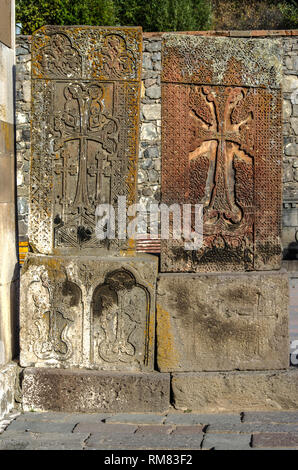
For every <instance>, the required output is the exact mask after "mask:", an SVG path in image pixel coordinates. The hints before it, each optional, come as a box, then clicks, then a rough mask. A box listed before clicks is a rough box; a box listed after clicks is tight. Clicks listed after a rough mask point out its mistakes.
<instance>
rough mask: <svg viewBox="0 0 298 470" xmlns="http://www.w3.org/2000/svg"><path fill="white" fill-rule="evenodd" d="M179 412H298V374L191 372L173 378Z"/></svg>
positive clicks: (283, 372)
mask: <svg viewBox="0 0 298 470" xmlns="http://www.w3.org/2000/svg"><path fill="white" fill-rule="evenodd" d="M171 384H172V396H173V404H174V406H175V408H177V409H179V410H186V409H188V410H193V411H199V412H202V413H218V412H237V411H239V412H243V411H244V412H245V411H253V410H264V411H266V410H268V411H269V410H297V409H298V371H297V369H296V370H295V369H294V368H293V369H288V370H286V371H280V370H270V371H255V372H252V371H246V372H201V373H198V372H193V373H191V372H189V373H176V374H173V377H172V382H171Z"/></svg>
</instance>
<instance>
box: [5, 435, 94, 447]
mask: <svg viewBox="0 0 298 470" xmlns="http://www.w3.org/2000/svg"><path fill="white" fill-rule="evenodd" d="M87 438H88V434H65V433H43V434H40V433H33V432H26V433H24V432H20V431H16V432H14V431H11V432H10V431H6V432H5V433H3V434H2V435H1V436H0V450H82V449H83V448H84V442H85V440H86V439H87Z"/></svg>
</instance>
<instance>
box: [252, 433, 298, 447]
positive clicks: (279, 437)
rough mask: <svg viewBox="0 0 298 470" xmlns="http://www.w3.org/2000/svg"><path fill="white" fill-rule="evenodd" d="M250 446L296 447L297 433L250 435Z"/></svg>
mask: <svg viewBox="0 0 298 470" xmlns="http://www.w3.org/2000/svg"><path fill="white" fill-rule="evenodd" d="M252 447H260V448H277V447H278V448H279V449H282V448H285V449H287V448H294V447H296V448H298V433H297V432H296V433H290V432H281V433H260V434H254V435H253V437H252Z"/></svg>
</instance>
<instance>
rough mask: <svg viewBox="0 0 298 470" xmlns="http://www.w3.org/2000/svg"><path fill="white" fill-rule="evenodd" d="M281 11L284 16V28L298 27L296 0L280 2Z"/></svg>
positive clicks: (297, 5)
mask: <svg viewBox="0 0 298 470" xmlns="http://www.w3.org/2000/svg"><path fill="white" fill-rule="evenodd" d="M278 8H279V11H280V12H281V14H282V16H283V22H284V28H289V29H291V28H295V29H296V28H297V27H298V3H297V2H296V1H294V0H292V1H289V2H286V1H284V2H279V3H278Z"/></svg>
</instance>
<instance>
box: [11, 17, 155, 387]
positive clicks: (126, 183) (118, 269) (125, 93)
mask: <svg viewBox="0 0 298 470" xmlns="http://www.w3.org/2000/svg"><path fill="white" fill-rule="evenodd" d="M141 51H142V32H141V29H140V28H104V27H56V26H55V27H51V26H49V27H43V28H41V29H40V30H38V31H37V32H36V33H35V34H34V35H33V39H32V94H33V104H32V157H31V175H30V181H31V192H30V221H29V226H30V235H29V242H30V245H31V249H32V251H33V253H30V254H29V255H28V256H27V259H26V262H25V264H24V266H23V269H22V288H21V320H20V322H21V331H20V342H21V355H20V357H21V359H20V360H21V365H22V366H25V367H26V366H34V367H37V368H38V367H43V368H46V367H50V368H67V369H68V368H80V369H84V368H86V369H94V370H103V371H117V370H118V371H122V372H123V371H126V372H131V373H133V372H140V371H152V370H153V367H154V354H153V351H154V336H155V284H156V277H157V263H158V260H157V259H156V258H155V257H151V256H149V255H148V256H146V255H145V256H138V255H136V253H135V251H134V246H133V243H132V242H131V241H130V240H122V239H121V240H120V241H119V240H118V239H116V240H115V239H111V240H110V239H107V238H106V239H104V240H101V239H99V238H98V237H97V235H96V230H95V227H96V208H97V206H98V205H99V204H111V205H112V206H116V204H117V200H118V196H122V197H123V196H125V197H126V203H127V205H130V204H132V203H134V202H135V200H136V172H137V148H138V126H139V95H140V78H141V61H142V52H141ZM141 382H142V380H141Z"/></svg>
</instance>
